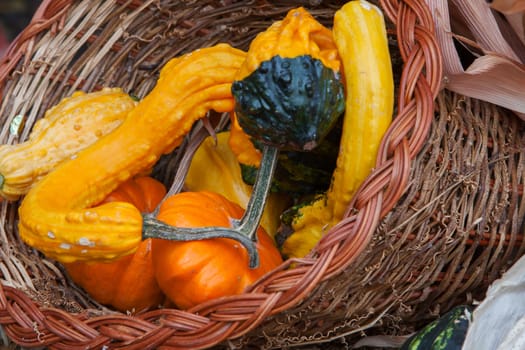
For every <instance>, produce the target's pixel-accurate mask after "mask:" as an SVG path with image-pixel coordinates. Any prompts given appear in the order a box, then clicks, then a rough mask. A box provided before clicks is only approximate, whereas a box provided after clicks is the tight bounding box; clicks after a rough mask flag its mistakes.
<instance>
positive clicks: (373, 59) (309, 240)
mask: <svg viewBox="0 0 525 350" xmlns="http://www.w3.org/2000/svg"><path fill="white" fill-rule="evenodd" d="M333 36H334V40H335V43H336V45H337V50H338V52H339V57H340V58H341V60H342V66H343V67H342V69H343V71H344V77H345V94H346V108H345V115H344V122H343V132H342V136H341V145H340V150H339V155H338V158H337V167H336V169H335V171H334V174H333V177H332V182H331V185H330V189H329V190H328V192H327V193H326V195H324V196H320V198H319V199H317V200H316V201H314V202H313V203H312V204H310V205H305V206H301V207H299V208H298V209H297V213H296V214H295V216H294V218H293V220H292V222H291V229H292V231H293V233H292V235H291V236H290V237H288V238H287V240H286V241H285V243H284V244H283V247H282V251H283V254H285V255H286V256H288V257H304V256H305V255H307V254H308V253H309V252H310V250H311V249H312V248H313V247H314V246H315V245H316V244H317V242H318V241H319V240H320V239H321V237H322V235H323V234H324V233H326V232H327V231H328V230H329V229H330V228H331V227H332V226H333V225H334V224H336V223H338V222H339V221H340V220H341V219H342V218H343V216H344V214H345V211H346V209H347V207H348V205H349V203H350V201H351V199H352V197H353V195H354V193H355V192H356V191H357V189H358V188H359V186H360V185H361V183H362V182H363V181H364V180H365V179H366V177H367V176H368V175H369V174H370V172H371V171H372V169H373V167H374V165H375V161H376V156H377V151H378V149H379V145H380V143H381V139H382V138H383V135H384V133H385V132H386V130H387V129H388V126H389V125H390V123H391V120H392V113H393V105H394V81H393V74H392V65H391V59H390V53H389V48H388V39H387V33H386V28H385V22H384V18H383V14H382V12H381V10H380V9H379V8H378V7H376V6H374V5H373V4H370V3H368V2H366V1H364V0H357V1H350V2H348V3H347V4H345V5H344V6H343V7H342V8H341V9H339V10H338V11H336V13H335V17H334V26H333Z"/></svg>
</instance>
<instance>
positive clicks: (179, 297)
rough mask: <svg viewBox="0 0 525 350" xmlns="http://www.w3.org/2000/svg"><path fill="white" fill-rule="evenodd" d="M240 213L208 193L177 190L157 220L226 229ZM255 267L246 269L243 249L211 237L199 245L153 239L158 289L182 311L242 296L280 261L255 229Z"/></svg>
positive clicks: (267, 239)
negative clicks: (256, 259)
mask: <svg viewBox="0 0 525 350" xmlns="http://www.w3.org/2000/svg"><path fill="white" fill-rule="evenodd" d="M243 212H244V210H243V209H242V208H241V207H240V206H239V205H237V204H235V203H233V202H231V201H229V200H227V199H226V198H225V197H223V196H221V195H219V194H217V193H213V192H181V193H179V194H176V195H174V196H171V197H168V198H167V199H166V200H165V201H164V202H163V203H162V205H161V207H160V211H159V214H158V216H157V218H158V219H159V220H160V221H163V222H164V223H166V224H169V225H172V226H178V227H206V226H220V227H231V222H232V220H233V219H239V218H240V217H241V216H242V215H243ZM257 238H258V242H257V251H258V253H259V260H260V262H259V266H258V267H257V268H255V269H251V268H249V267H248V265H249V264H248V259H249V258H248V254H247V251H246V249H245V248H244V247H243V246H242V245H241V244H240V243H239V242H237V241H235V240H232V239H228V238H214V239H209V240H202V241H189V242H178V241H165V240H160V239H154V240H153V264H154V267H155V275H156V277H157V282H158V283H159V286H160V288H161V289H162V290H163V292H164V293H165V294H166V296H167V297H168V298H169V299H170V300H171V301H172V302H173V303H174V304H175V305H176V306H178V307H179V308H182V309H188V308H191V307H192V306H195V305H197V304H199V303H201V302H204V301H207V300H211V299H214V298H218V297H221V296H227V295H234V294H239V293H242V292H243V290H244V289H245V288H246V287H247V286H249V285H250V284H252V283H254V282H255V281H257V280H258V279H259V278H260V277H261V276H262V275H264V274H265V273H267V272H269V271H271V270H272V269H274V268H276V267H277V266H279V265H280V264H281V263H282V258H281V255H280V253H279V251H278V250H277V248H276V247H275V245H274V243H273V240H272V239H271V238H270V236H268V234H267V233H266V232H265V231H264V229H263V228H262V227H261V226H259V228H258V230H257Z"/></svg>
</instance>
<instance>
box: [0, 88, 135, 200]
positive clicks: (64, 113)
mask: <svg viewBox="0 0 525 350" xmlns="http://www.w3.org/2000/svg"><path fill="white" fill-rule="evenodd" d="M135 105H136V102H135V100H134V99H133V98H131V97H130V96H129V95H128V94H126V93H125V92H124V91H122V89H120V88H104V89H102V90H100V91H95V92H91V93H85V92H82V91H77V92H75V93H73V94H72V95H71V96H68V97H66V98H64V99H62V100H61V101H60V102H59V103H58V104H57V105H55V106H54V107H51V108H50V109H49V110H47V111H46V113H45V115H44V118H42V119H39V120H38V121H37V122H36V123H35V125H34V127H33V129H32V131H31V133H30V135H29V138H28V140H27V141H25V142H23V143H20V144H15V145H1V146H0V196H1V197H3V198H5V199H9V200H15V199H17V198H19V197H20V196H22V195H24V194H26V193H27V191H29V189H30V188H31V186H32V185H33V184H34V183H35V182H36V181H38V180H39V179H40V178H42V177H43V176H44V175H46V174H47V173H49V172H50V171H51V170H53V169H54V168H55V167H56V166H57V165H58V164H60V163H61V162H63V161H64V160H67V159H70V158H74V157H75V156H76V154H77V153H78V152H79V151H81V150H82V149H84V148H86V147H88V146H89V145H91V144H93V143H94V142H95V141H97V140H98V139H100V138H101V137H103V136H105V135H107V134H108V133H110V132H111V131H113V130H114V129H115V128H116V127H118V126H119V125H120V124H121V123H122V121H123V120H124V119H125V118H126V116H127V114H128V113H129V112H130V111H131V110H132V109H133V108H134V107H135Z"/></svg>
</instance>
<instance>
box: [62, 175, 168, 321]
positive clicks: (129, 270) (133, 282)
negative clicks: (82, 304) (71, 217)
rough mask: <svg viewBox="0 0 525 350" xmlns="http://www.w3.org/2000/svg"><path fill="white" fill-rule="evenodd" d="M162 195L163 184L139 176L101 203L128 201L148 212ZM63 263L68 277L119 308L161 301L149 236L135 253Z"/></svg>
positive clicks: (142, 306)
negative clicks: (104, 260)
mask: <svg viewBox="0 0 525 350" xmlns="http://www.w3.org/2000/svg"><path fill="white" fill-rule="evenodd" d="M165 194H166V188H165V187H164V185H163V184H162V183H160V182H158V181H157V180H155V179H153V178H151V177H148V176H141V177H136V178H132V179H130V180H127V181H126V182H124V183H122V184H121V185H120V186H119V187H118V188H117V189H116V190H115V191H114V192H112V193H111V194H109V195H108V196H107V197H106V198H105V199H104V200H103V202H102V203H108V202H119V201H120V202H127V203H131V204H133V205H134V206H135V207H136V208H137V209H139V210H140V211H141V212H142V213H147V212H152V211H153V210H154V209H155V208H156V206H157V205H158V204H159V203H160V201H161V200H162V199H163V198H164V196H165ZM102 203H101V204H102ZM64 266H65V268H66V270H67V272H68V273H69V275H70V277H71V279H72V280H73V281H74V282H75V283H76V284H77V285H79V286H81V287H82V288H84V290H85V291H86V292H87V293H88V294H89V295H90V296H91V297H92V298H93V299H95V300H97V301H98V302H100V303H101V304H104V305H109V306H112V307H114V308H115V309H117V310H119V311H123V312H129V311H135V312H139V311H142V310H146V309H150V308H152V307H156V306H158V305H159V304H162V303H163V301H164V295H163V293H162V291H161V290H160V288H159V286H158V284H157V281H156V280H155V274H154V271H153V261H152V240H151V239H146V240H144V241H142V242H141V243H140V245H139V247H138V249H137V251H136V252H135V253H133V254H131V255H126V256H124V257H122V258H120V259H118V260H116V261H113V262H84V261H77V262H73V263H66V264H64Z"/></svg>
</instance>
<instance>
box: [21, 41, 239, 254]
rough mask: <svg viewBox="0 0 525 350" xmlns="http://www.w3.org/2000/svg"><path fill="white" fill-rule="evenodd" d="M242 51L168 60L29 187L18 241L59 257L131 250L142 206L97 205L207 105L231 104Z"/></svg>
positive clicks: (172, 142)
mask: <svg viewBox="0 0 525 350" xmlns="http://www.w3.org/2000/svg"><path fill="white" fill-rule="evenodd" d="M245 55H246V54H245V53H244V52H243V51H241V50H238V49H235V48H233V47H231V46H229V45H227V44H218V45H215V46H213V47H208V48H203V49H199V50H195V51H193V52H191V53H188V54H186V55H183V56H180V57H177V58H174V59H172V60H171V61H169V62H168V63H167V64H166V65H165V66H164V67H163V68H162V70H161V72H160V77H159V79H158V81H157V84H156V85H155V87H154V88H153V89H152V91H151V92H150V93H149V94H148V95H147V96H146V97H144V99H142V100H141V101H140V102H139V103H138V105H137V106H136V107H135V108H134V109H133V110H132V111H131V112H130V113H129V115H128V116H127V118H126V120H125V121H124V122H123V123H122V124H121V125H120V126H119V127H118V128H117V129H115V130H114V131H113V132H112V133H110V134H108V135H106V136H105V137H104V138H102V139H100V140H99V141H98V142H96V143H94V144H93V145H91V146H90V147H88V148H86V149H85V150H83V151H81V152H79V153H78V155H77V157H76V158H75V159H72V160H69V161H67V162H65V163H62V164H61V165H60V166H58V167H57V168H56V169H55V170H54V171H52V172H51V173H50V174H48V175H47V176H46V177H44V178H43V179H42V180H41V181H39V182H38V183H37V184H36V185H35V186H34V187H33V188H31V190H30V191H29V192H28V194H27V195H26V196H25V198H24V200H23V201H22V204H21V206H20V208H19V216H20V222H19V226H18V227H19V233H20V237H21V238H22V240H23V241H24V242H26V243H27V244H28V245H30V246H32V247H34V248H36V249H38V250H40V251H41V252H42V253H44V254H45V255H46V256H48V257H49V258H53V259H55V260H57V261H60V262H73V261H76V260H84V261H87V260H112V259H116V258H119V257H121V256H124V255H128V254H130V253H133V252H134V251H135V250H136V249H137V247H138V246H139V243H140V241H141V240H142V229H143V215H142V214H141V213H140V210H138V209H137V208H136V207H135V206H133V205H132V204H130V203H126V202H122V201H117V202H110V203H104V204H101V205H97V206H95V204H96V203H100V202H101V201H102V200H103V199H104V198H105V197H106V196H107V195H108V194H109V193H111V192H112V191H114V190H115V189H116V188H117V187H118V186H119V185H120V184H121V183H123V182H125V181H126V180H128V179H129V178H131V177H133V176H135V175H137V174H141V173H143V172H144V171H146V170H148V169H151V168H152V166H153V165H154V164H155V163H156V162H157V160H158V159H159V157H160V156H161V155H162V154H165V153H168V152H171V151H172V150H173V149H174V148H176V147H177V146H179V145H180V143H181V142H182V140H183V139H184V136H185V135H186V134H187V133H188V132H189V131H190V129H191V127H192V126H193V124H194V123H195V122H196V121H197V120H198V119H200V118H203V117H205V116H206V113H207V112H208V111H210V110H215V111H217V112H230V111H232V110H233V107H234V106H233V104H234V102H233V97H232V93H231V84H232V81H233V78H234V75H235V73H236V72H237V70H238V69H239V67H240V65H241V64H242V62H243V61H244V58H245ZM65 184H67V191H64V190H63V188H64V186H65ZM57 193H60V195H57Z"/></svg>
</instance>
